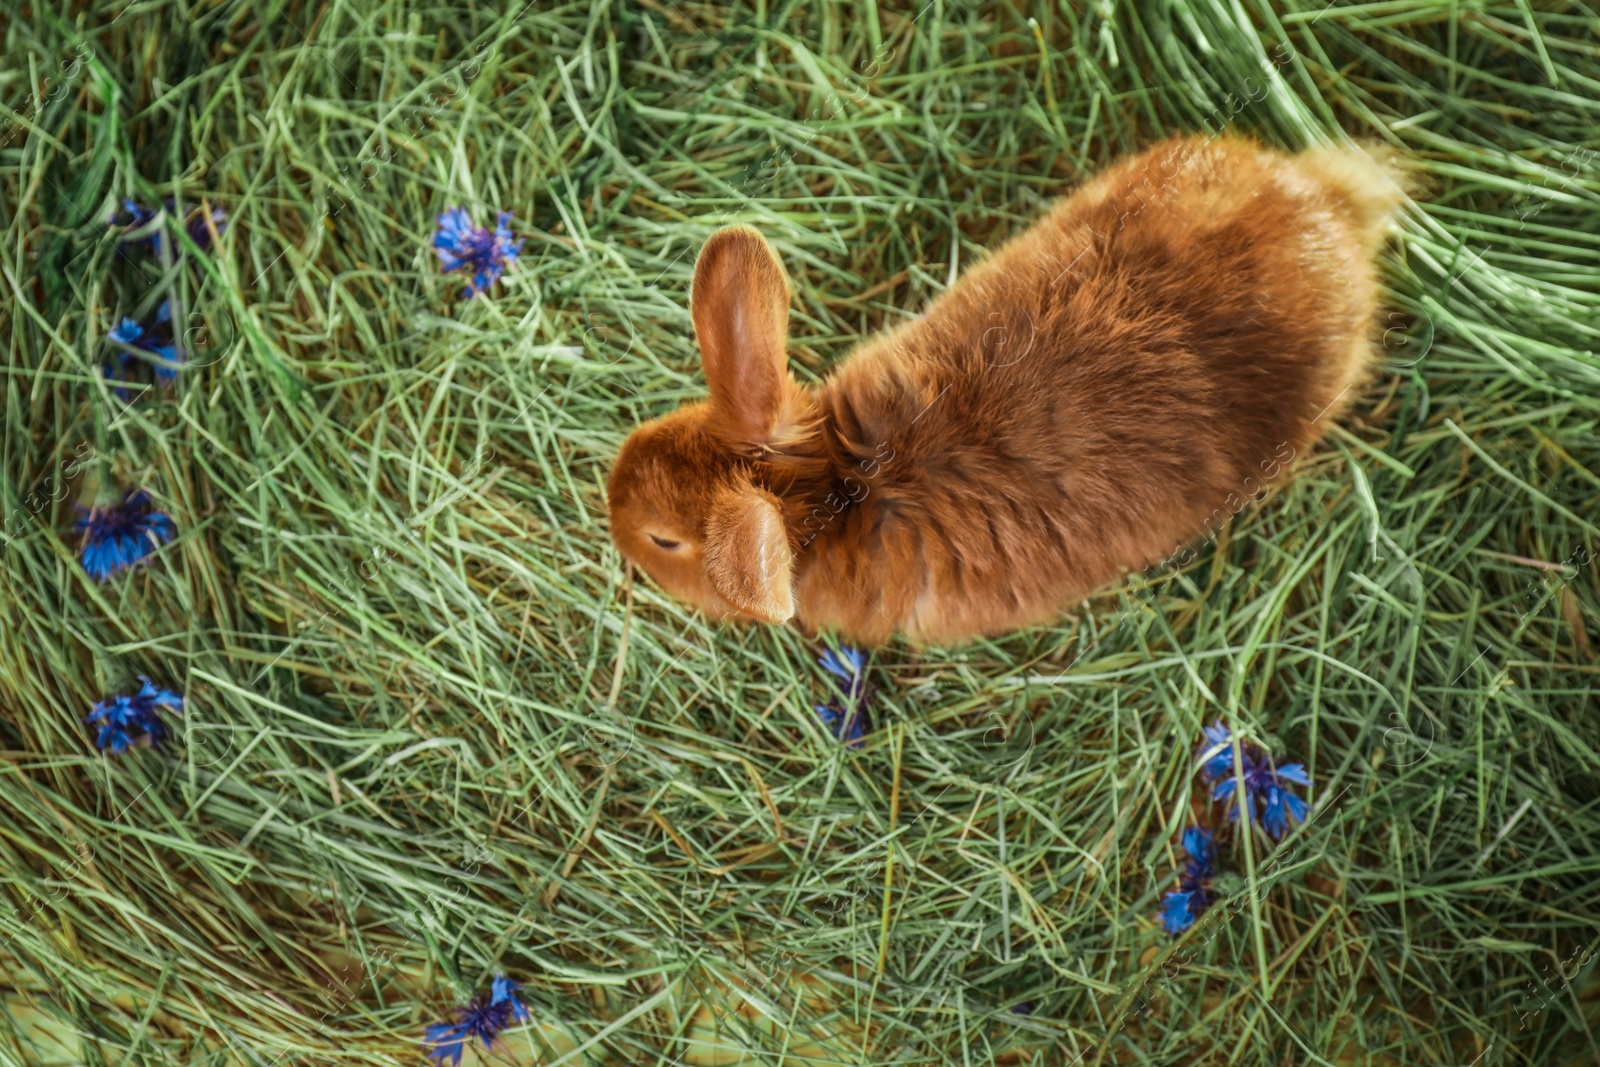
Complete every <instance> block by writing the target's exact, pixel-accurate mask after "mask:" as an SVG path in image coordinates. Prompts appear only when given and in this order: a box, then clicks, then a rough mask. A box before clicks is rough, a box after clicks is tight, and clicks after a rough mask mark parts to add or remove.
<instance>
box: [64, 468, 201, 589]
mask: <svg viewBox="0 0 1600 1067" xmlns="http://www.w3.org/2000/svg"><path fill="white" fill-rule="evenodd" d="M78 510H79V511H80V512H81V513H82V514H81V515H79V517H78V522H77V530H78V532H79V533H81V534H82V535H83V540H82V543H81V544H80V545H79V549H78V551H79V555H80V556H81V557H82V559H83V569H84V570H86V571H88V572H89V577H91V578H93V579H94V580H95V581H97V582H105V581H110V580H111V577H112V575H114V574H116V573H117V572H118V571H123V570H127V569H128V568H130V567H133V566H134V565H136V564H137V563H139V562H140V561H141V560H143V559H144V558H145V557H146V556H148V555H150V553H152V552H154V551H155V550H156V549H158V548H160V547H161V546H162V545H164V544H166V543H167V542H168V541H170V540H172V539H173V538H174V537H176V536H177V535H178V527H177V526H176V525H175V524H174V523H173V521H172V519H171V518H170V517H169V516H168V515H167V513H166V512H164V511H156V510H154V509H153V508H152V507H151V505H150V494H149V493H146V492H145V491H144V490H143V489H134V490H130V491H129V492H127V493H124V494H123V496H122V499H121V500H117V501H113V502H112V503H109V504H102V505H98V506H96V507H92V508H85V507H83V506H82V505H79V507H78Z"/></svg>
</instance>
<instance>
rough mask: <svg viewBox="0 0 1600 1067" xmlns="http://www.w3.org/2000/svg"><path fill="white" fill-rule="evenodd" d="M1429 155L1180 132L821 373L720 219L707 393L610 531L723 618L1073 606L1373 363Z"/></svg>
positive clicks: (699, 328) (1149, 561)
mask: <svg viewBox="0 0 1600 1067" xmlns="http://www.w3.org/2000/svg"><path fill="white" fill-rule="evenodd" d="M1404 178H1405V174H1404V172H1403V171H1402V169H1401V166H1400V163H1399V161H1398V160H1397V159H1396V158H1394V157H1393V156H1380V157H1378V158H1374V156H1373V155H1369V154H1368V153H1367V152H1364V151H1362V150H1361V149H1360V148H1358V147H1355V146H1349V145H1347V146H1342V147H1335V146H1323V147H1318V148H1314V149H1311V150H1308V151H1305V152H1302V153H1299V154H1296V155H1289V154H1285V153H1282V152H1279V151H1275V150H1271V149H1268V148H1265V147H1262V146H1261V145H1259V144H1257V143H1255V142H1254V141H1252V140H1249V139H1247V138H1244V137H1242V136H1238V135H1234V134H1228V135H1224V136H1221V137H1217V138H1210V137H1199V136H1196V137H1184V138H1175V139H1172V140H1168V141H1165V142H1162V143H1160V144H1158V145H1156V146H1155V147H1153V148H1150V149H1149V150H1147V151H1145V152H1144V153H1142V154H1140V155H1137V156H1134V157H1132V158H1129V159H1125V160H1123V161H1122V162H1120V163H1118V164H1115V165H1113V166H1111V167H1110V168H1109V169H1107V170H1105V171H1104V172H1102V173H1101V174H1099V175H1098V176H1096V177H1094V178H1093V179H1091V180H1089V181H1088V182H1087V183H1085V184H1084V185H1082V186H1081V187H1080V188H1079V189H1078V190H1077V191H1076V192H1074V193H1072V195H1070V196H1068V197H1066V198H1065V199H1063V200H1061V201H1060V202H1059V203H1057V204H1056V205H1055V206H1054V207H1053V208H1052V209H1051V210H1049V211H1048V213H1046V214H1045V215H1044V216H1043V217H1042V218H1041V219H1040V220H1039V221H1038V222H1037V223H1035V224H1034V225H1032V226H1031V227H1030V228H1028V229H1027V230H1025V231H1023V232H1022V233H1021V234H1020V235H1018V236H1016V237H1015V238H1013V239H1011V240H1010V241H1008V242H1007V243H1005V244H1003V245H1001V246H1000V247H999V248H998V249H996V250H995V251H994V252H993V253H992V254H991V255H989V256H988V257H987V258H985V259H983V260H982V261H980V262H979V263H977V264H976V265H975V266H972V267H969V268H968V269H967V270H966V271H965V272H964V273H963V274H962V276H961V277H960V278H959V280H957V282H956V283H955V284H954V285H953V286H952V287H951V288H950V289H949V290H948V291H946V292H945V293H943V294H942V295H940V296H939V297H938V298H937V299H935V300H934V301H933V302H932V303H931V304H929V305H928V307H927V310H926V312H925V313H924V314H923V315H922V316H921V317H919V318H915V319H909V318H908V319H907V320H906V321H905V322H903V323H902V324H899V325H896V326H894V327H892V328H889V329H886V330H884V331H883V332H881V333H879V334H877V335H876V336H873V337H871V338H869V339H867V340H865V341H864V342H862V343H861V344H860V345H859V346H858V347H857V348H856V349H855V350H854V351H853V352H852V353H851V354H850V355H849V356H848V357H846V358H845V359H843V360H842V361H841V362H840V363H839V365H838V366H837V367H836V368H835V369H834V370H833V371H832V373H830V374H829V375H828V376H827V377H826V378H825V379H824V380H823V381H822V382H821V383H820V384H819V385H817V386H814V387H813V386H802V385H800V384H798V383H797V382H796V381H795V379H794V378H793V377H792V376H791V375H790V373H789V371H788V368H787V363H786V359H785V354H784V344H785V338H786V334H787V323H788V314H789V286H788V282H787V280H786V278H785V275H784V271H783V267H782V265H781V263H780V262H779V260H778V258H777V256H776V255H775V254H774V253H773V250H772V248H771V247H770V246H769V245H768V244H767V242H766V240H765V239H764V238H763V237H762V236H761V234H760V233H758V232H757V231H755V230H754V229H751V228H749V227H745V226H729V227H726V228H723V229H720V230H718V231H716V232H715V233H713V234H712V235H711V237H710V238H709V239H708V240H707V241H706V243H705V245H704V246H703V248H702V249H701V252H700V255H699V258H698V259H697V261H696V263H695V267H694V280H693V283H692V286H691V290H690V300H689V304H690V315H691V318H692V319H693V322H694V332H695V337H696V339H697V340H698V342H699V345H700V350H701V354H702V358H703V365H704V369H705V376H706V383H707V385H708V386H709V394H710V395H709V398H708V399H707V400H705V401H701V402H696V403H691V404H688V405H686V406H684V407H681V408H679V409H678V410H677V411H674V412H672V413H670V414H668V415H664V416H662V417H660V418H657V419H654V420H653V421H650V422H648V423H645V424H644V425H642V426H640V427H638V428H637V429H636V430H635V431H634V432H633V433H632V434H631V435H630V436H629V437H628V438H627V440H626V441H625V442H624V443H623V446H622V448H621V450H620V452H619V453H618V455H617V458H616V461H615V464H614V466H613V469H612V471H611V475H610V478H609V480H608V486H607V491H608V497H609V508H610V530H611V536H612V539H613V540H614V542H615V544H616V546H617V548H618V549H619V550H620V552H621V553H622V555H623V556H624V557H625V558H626V559H627V560H628V561H629V562H631V563H632V564H634V565H635V566H637V567H638V568H640V569H641V570H643V571H644V572H645V573H647V574H648V575H650V576H651V577H652V578H653V579H655V581H656V582H658V583H659V584H660V585H661V587H662V588H663V589H664V590H666V591H667V592H668V593H669V594H671V595H672V596H674V597H676V598H678V599H680V600H682V601H685V602H687V603H689V604H690V605H693V606H695V607H697V608H699V609H701V610H702V611H704V612H706V613H708V614H709V615H711V616H712V617H714V618H717V619H728V618H735V619H742V620H759V621H762V622H766V623H772V624H779V623H784V622H787V621H788V620H790V619H794V620H797V622H798V623H799V624H800V625H801V626H802V627H803V628H804V629H805V630H807V631H808V632H810V633H812V634H815V633H818V632H820V631H823V630H831V631H833V632H835V633H836V634H838V635H839V637H840V638H841V639H843V640H846V641H849V642H851V643H854V644H857V645H862V646H869V647H870V646H875V645H880V644H882V643H884V642H886V641H888V640H890V639H892V638H893V637H894V636H895V635H896V634H899V635H901V636H902V637H903V638H904V639H905V640H907V641H909V642H910V643H911V644H912V645H913V646H947V645H956V644H960V643H963V642H966V641H970V640H973V639H975V638H978V637H982V636H987V635H995V634H1000V633H1003V632H1005V631H1009V630H1013V629H1017V628H1020V627H1026V626H1031V625H1037V624H1041V623H1046V622H1049V621H1051V620H1052V619H1055V618H1058V617H1059V616H1060V615H1061V614H1063V613H1064V611H1065V610H1066V609H1067V608H1068V607H1069V606H1070V605H1074V604H1077V603H1081V602H1082V601H1083V600H1084V598H1085V597H1087V596H1088V595H1089V594H1091V593H1094V592H1095V591H1097V590H1100V589H1103V588H1104V587H1106V586H1108V585H1111V584H1112V583H1114V582H1116V581H1118V580H1119V579H1120V578H1121V577H1122V576H1123V575H1124V574H1126V573H1127V572H1129V571H1132V570H1139V569H1144V568H1147V567H1150V566H1152V565H1153V564H1156V563H1158V562H1159V563H1168V562H1172V561H1174V560H1176V561H1177V562H1178V563H1180V564H1181V563H1183V562H1186V560H1185V559H1184V558H1183V556H1182V555H1177V554H1175V553H1176V552H1177V550H1179V549H1181V548H1183V546H1185V545H1193V544H1194V543H1196V542H1199V541H1202V540H1204V539H1205V538H1206V537H1207V536H1208V534H1214V533H1215V532H1216V529H1217V528H1220V527H1221V525H1222V524H1223V523H1224V522H1225V521H1226V519H1227V517H1228V516H1230V515H1231V514H1234V513H1236V512H1237V511H1238V510H1239V507H1241V506H1242V503H1243V502H1244V501H1248V500H1251V499H1259V498H1260V497H1261V496H1262V495H1264V494H1265V493H1266V492H1267V491H1269V490H1271V489H1273V488H1275V487H1276V486H1277V485H1278V484H1280V483H1281V482H1282V481H1283V479H1284V478H1285V475H1286V471H1287V470H1288V468H1289V466H1290V465H1291V463H1292V461H1293V460H1294V458H1295V457H1297V456H1298V455H1300V454H1301V453H1302V452H1303V451H1304V450H1305V449H1306V448H1307V447H1308V446H1310V445H1311V444H1313V443H1314V442H1315V441H1316V440H1317V438H1318V437H1319V436H1320V435H1321V434H1322V433H1323V432H1324V430H1325V429H1326V427H1327V426H1328V424H1329V423H1330V422H1331V421H1332V420H1334V419H1335V418H1337V417H1338V416H1339V415H1340V414H1341V412H1342V411H1343V410H1344V408H1345V407H1346V405H1348V403H1349V402H1350V401H1351V399H1352V392H1353V391H1354V390H1355V389H1356V387H1357V386H1359V385H1360V384H1362V382H1363V380H1364V378H1365V377H1366V376H1367V375H1368V374H1369V373H1370V368H1371V366H1372V364H1373V362H1374V360H1373V352H1374V335H1375V333H1376V329H1375V323H1376V320H1377V314H1376V313H1377V310H1378V299H1379V287H1378V279H1377V270H1376V263H1375V261H1376V257H1377V254H1378V252H1379V251H1380V250H1381V248H1382V246H1383V244H1384V242H1385V241H1386V239H1387V237H1388V235H1389V234H1390V233H1391V232H1392V231H1393V230H1394V229H1395V228H1396V227H1395V220H1396V217H1397V214H1398V211H1399V209H1400V207H1401V206H1402V205H1403V204H1404V202H1405V201H1406V199H1407V195H1408V191H1407V185H1406V182H1405V181H1404ZM1188 555H1190V556H1191V557H1192V552H1190V553H1188Z"/></svg>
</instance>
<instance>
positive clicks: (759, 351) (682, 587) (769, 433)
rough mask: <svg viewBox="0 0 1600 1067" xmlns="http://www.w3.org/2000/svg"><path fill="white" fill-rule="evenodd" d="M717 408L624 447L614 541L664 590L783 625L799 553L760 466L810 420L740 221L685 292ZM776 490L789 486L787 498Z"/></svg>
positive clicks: (784, 300)
mask: <svg viewBox="0 0 1600 1067" xmlns="http://www.w3.org/2000/svg"><path fill="white" fill-rule="evenodd" d="M689 309H690V312H691V315H692V317H693V319H694V332H695V337H696V339H697V340H698V341H699V343H700V352H701V358H702V362H703V365H704V367H705V373H706V383H707V385H708V386H709V387H710V393H711V395H710V399H708V400H705V401H701V402H698V403H693V404H688V405H686V406H684V407H681V408H679V409H678V410H677V411H674V412H672V413H671V414H670V415H664V416H662V417H661V418H658V419H654V420H652V421H650V422H647V423H645V424H644V425H643V426H640V427H639V428H638V429H637V430H635V431H634V432H633V433H632V434H631V435H630V436H629V437H628V439H627V441H626V442H624V443H623V446H622V451H621V452H620V453H619V454H618V456H617V461H616V465H615V466H614V467H612V470H611V479H610V483H609V487H608V496H609V498H610V507H611V539H612V540H613V541H614V542H616V545H617V548H618V549H619V550H621V552H622V554H623V556H625V557H626V558H627V559H628V560H630V561H631V562H632V563H633V564H634V565H635V566H637V567H639V568H640V569H641V570H643V571H644V572H645V573H646V574H648V575H650V577H652V578H654V579H655V580H656V582H657V583H659V584H660V585H661V587H662V588H663V589H665V590H666V591H667V592H668V593H669V594H671V595H672V596H674V597H676V598H678V599H679V600H682V601H685V602H686V603H688V604H691V605H693V606H694V607H697V608H699V609H700V610H702V611H704V612H705V613H706V614H708V615H710V616H711V617H712V618H714V619H722V618H729V617H732V618H743V619H759V620H761V621H763V622H770V623H781V622H785V621H787V620H788V619H790V618H791V617H793V615H794V613H795V598H794V551H793V548H792V547H791V543H790V536H789V531H788V528H787V525H786V522H785V519H784V507H783V501H782V500H781V499H780V498H779V496H778V495H777V494H776V493H775V492H774V491H773V488H774V487H773V486H772V485H771V484H767V483H768V481H769V479H768V478H767V476H766V475H765V474H764V471H765V470H766V469H767V466H768V465H767V464H766V463H765V462H764V459H765V458H766V457H767V456H768V455H769V454H771V452H772V451H773V450H774V449H777V448H781V447H782V446H783V444H784V443H785V442H786V441H787V440H789V439H791V438H792V437H793V436H794V435H795V434H796V433H799V432H801V428H802V426H803V424H804V423H805V422H806V421H807V415H806V411H807V409H808V407H809V399H808V397H807V394H806V393H805V391H804V390H802V389H801V388H800V387H799V386H798V385H797V384H796V383H795V381H794V379H793V378H792V377H790V375H789V371H788V366H787V362H786V359H785V356H784V340H785V337H786V335H787V332H788V319H789V286H788V282H787V281H786V280H785V279H784V275H783V267H782V265H781V264H779V262H778V258H777V257H776V256H775V255H774V254H773V252H772V249H771V248H770V247H769V246H768V245H767V242H766V240H765V239H764V238H763V237H762V236H761V235H760V234H759V233H757V232H756V231H755V230H752V229H750V228H749V227H746V226H730V227H727V228H726V229H722V230H719V231H717V232H716V233H715V234H713V235H712V236H711V238H710V240H708V241H707V242H706V244H705V247H704V248H702V249H701V250H700V258H699V259H698V260H697V261H696V262H695V268H694V285H693V288H692V289H691V290H690V294H689ZM780 491H781V489H780Z"/></svg>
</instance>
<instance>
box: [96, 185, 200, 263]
mask: <svg viewBox="0 0 1600 1067" xmlns="http://www.w3.org/2000/svg"><path fill="white" fill-rule="evenodd" d="M165 207H166V211H167V214H168V215H175V214H176V213H177V210H178V209H177V205H176V204H175V203H174V202H173V201H172V200H171V199H170V198H169V199H168V200H167V201H166V203H165ZM157 214H158V212H157V210H156V209H155V208H147V207H144V206H143V205H141V204H139V203H138V202H137V201H133V200H124V201H123V202H122V210H121V211H120V212H118V213H116V214H114V215H112V216H111V217H110V218H109V219H107V220H106V225H107V226H120V227H122V230H123V232H124V233H132V232H134V231H136V230H142V229H144V228H145V227H147V226H149V225H150V223H151V222H153V221H154V220H155V218H156V215H157ZM124 216H126V219H127V221H124ZM210 216H211V222H212V225H214V226H215V227H216V230H217V233H218V234H221V233H222V231H223V229H224V228H225V227H226V226H227V223H228V213H227V212H226V211H223V210H222V209H221V208H219V207H214V208H212V209H211V212H210ZM183 229H184V232H185V233H187V234H188V235H189V239H190V240H192V241H193V242H194V243H195V244H197V245H199V246H200V249H201V251H207V250H209V249H210V248H211V231H210V230H209V229H207V228H206V209H205V208H199V207H197V208H194V209H192V210H190V212H189V214H188V216H187V218H185V220H184V223H183ZM144 242H149V244H150V254H151V255H154V256H160V255H161V227H159V226H158V227H156V228H155V229H153V230H151V232H150V233H148V234H145V235H143V236H141V237H136V238H133V239H132V240H128V241H122V242H119V243H118V245H117V249H118V250H119V251H121V250H124V249H126V248H127V247H128V246H129V245H130V244H141V243H144Z"/></svg>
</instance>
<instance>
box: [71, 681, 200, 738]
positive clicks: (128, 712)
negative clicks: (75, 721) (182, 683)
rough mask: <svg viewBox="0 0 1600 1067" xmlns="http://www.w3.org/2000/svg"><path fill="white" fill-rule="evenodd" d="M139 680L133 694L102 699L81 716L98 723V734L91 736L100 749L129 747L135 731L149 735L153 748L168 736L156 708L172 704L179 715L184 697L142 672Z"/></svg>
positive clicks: (85, 720)
mask: <svg viewBox="0 0 1600 1067" xmlns="http://www.w3.org/2000/svg"><path fill="white" fill-rule="evenodd" d="M139 681H141V682H143V683H144V685H143V686H141V687H140V689H139V691H138V692H137V693H135V694H133V696H115V697H112V698H111V699H110V700H102V701H101V702H100V703H98V704H96V705H95V706H94V710H93V711H91V712H90V713H89V714H88V715H87V716H86V717H85V718H84V720H83V721H84V722H99V724H100V735H99V736H98V737H96V738H95V740H94V744H95V747H96V748H98V749H99V750H100V751H102V752H104V751H105V750H106V749H108V748H109V749H110V750H111V751H113V752H126V751H128V749H129V748H131V747H132V746H133V744H134V742H135V741H136V740H137V738H136V737H135V736H134V734H135V733H142V734H144V735H145V736H146V737H148V738H150V747H151V748H155V747H156V746H157V745H159V744H160V743H161V739H162V738H164V737H166V736H167V725H166V723H164V722H162V721H161V716H160V715H159V714H158V713H157V709H158V708H171V709H172V710H174V711H176V712H178V713H179V714H180V715H181V714H182V713H183V698H182V697H180V696H179V695H178V694H177V693H174V692H172V691H171V690H169V689H159V688H157V687H156V686H155V684H154V683H152V682H151V681H150V679H148V678H146V677H145V676H144V675H142V674H141V675H139Z"/></svg>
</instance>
